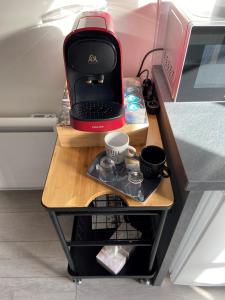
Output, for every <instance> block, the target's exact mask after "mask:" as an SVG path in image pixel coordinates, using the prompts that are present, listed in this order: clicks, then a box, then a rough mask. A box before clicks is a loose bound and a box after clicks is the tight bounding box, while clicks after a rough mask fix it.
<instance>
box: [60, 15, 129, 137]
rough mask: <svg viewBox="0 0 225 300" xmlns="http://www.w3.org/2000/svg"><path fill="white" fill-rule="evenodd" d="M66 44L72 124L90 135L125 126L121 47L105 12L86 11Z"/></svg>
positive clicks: (66, 67)
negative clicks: (90, 133)
mask: <svg viewBox="0 0 225 300" xmlns="http://www.w3.org/2000/svg"><path fill="white" fill-rule="evenodd" d="M74 28H75V30H73V31H72V32H71V33H70V34H69V35H68V36H67V37H66V39H65V41H64V61H65V69H66V77H67V86H68V90H69V96H70V102H71V111H70V123H71V126H72V127H73V128H75V129H78V130H82V131H89V132H92V131H93V132H94V131H95V132H96V131H109V130H114V129H118V128H120V127H122V126H123V125H124V124H125V115H124V96H123V80H122V78H123V77H122V61H121V47H120V43H119V41H118V39H117V38H116V36H115V33H114V31H113V27H112V19H111V17H110V15H109V14H108V13H106V12H96V11H95V12H85V13H82V14H81V15H80V17H79V18H78V19H77V22H76V25H75V27H74Z"/></svg>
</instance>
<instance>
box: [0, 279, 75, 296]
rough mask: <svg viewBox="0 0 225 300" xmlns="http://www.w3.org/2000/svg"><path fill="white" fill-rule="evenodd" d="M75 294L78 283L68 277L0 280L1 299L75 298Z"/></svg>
mask: <svg viewBox="0 0 225 300" xmlns="http://www.w3.org/2000/svg"><path fill="white" fill-rule="evenodd" d="M75 295H76V285H75V284H74V283H73V282H72V281H71V280H68V278H66V277H57V278H10V279H9V278H5V279H1V280H0V299H1V300H75Z"/></svg>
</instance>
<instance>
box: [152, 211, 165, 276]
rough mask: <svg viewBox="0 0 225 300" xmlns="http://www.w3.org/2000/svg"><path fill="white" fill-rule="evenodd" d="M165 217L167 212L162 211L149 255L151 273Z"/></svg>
mask: <svg viewBox="0 0 225 300" xmlns="http://www.w3.org/2000/svg"><path fill="white" fill-rule="evenodd" d="M166 217H167V210H164V211H162V215H161V218H160V223H159V227H158V230H157V233H156V237H155V240H154V243H153V246H152V250H151V254H150V262H149V271H151V270H152V268H153V264H154V261H155V256H156V252H157V250H158V246H159V242H160V239H161V235H162V231H163V227H164V224H165V221H166Z"/></svg>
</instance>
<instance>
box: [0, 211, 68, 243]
mask: <svg viewBox="0 0 225 300" xmlns="http://www.w3.org/2000/svg"><path fill="white" fill-rule="evenodd" d="M72 221H73V220H72V218H70V217H64V218H62V224H63V228H64V229H65V234H66V236H69V235H70V234H71V228H72ZM52 240H58V237H57V235H56V233H55V229H54V227H53V225H52V222H51V220H50V217H49V215H48V214H47V212H45V211H44V212H25V213H20V212H19V213H2V212H0V241H11V242H12V241H15V242H16V241H52Z"/></svg>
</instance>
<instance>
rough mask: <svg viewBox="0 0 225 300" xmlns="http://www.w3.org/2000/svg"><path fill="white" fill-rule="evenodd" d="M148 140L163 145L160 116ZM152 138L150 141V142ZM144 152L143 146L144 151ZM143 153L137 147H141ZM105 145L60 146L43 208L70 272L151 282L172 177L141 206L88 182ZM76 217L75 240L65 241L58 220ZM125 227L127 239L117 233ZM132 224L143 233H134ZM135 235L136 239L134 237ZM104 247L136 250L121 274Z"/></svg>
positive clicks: (170, 197) (152, 121) (78, 275)
mask: <svg viewBox="0 0 225 300" xmlns="http://www.w3.org/2000/svg"><path fill="white" fill-rule="evenodd" d="M149 118H150V120H149V122H150V129H151V130H149V133H148V138H149V137H150V138H151V140H152V141H153V140H154V144H156V145H158V146H162V144H161V138H160V134H159V129H158V123H157V119H156V117H155V116H151V117H149ZM147 140H148V139H147ZM139 148H140V147H139ZM137 150H138V148H137ZM100 151H102V148H101V147H89V148H63V147H61V146H60V145H59V142H57V143H56V147H55V150H54V153H53V157H52V161H51V165H50V169H49V173H48V177H47V180H46V184H45V188H44V191H43V196H42V204H43V206H44V207H46V209H47V210H48V212H49V215H50V217H51V220H52V222H53V225H54V227H55V230H56V232H57V234H58V237H59V240H60V242H61V244H62V247H63V250H64V252H65V255H66V258H67V260H68V265H69V266H68V272H69V274H70V275H71V276H72V278H73V279H75V280H76V281H77V282H78V283H79V282H80V279H81V278H89V277H110V278H121V277H131V278H137V279H144V280H145V282H146V283H148V284H149V283H150V281H151V279H153V278H154V276H155V274H157V272H158V270H157V265H156V259H155V258H156V254H157V250H158V246H159V242H160V239H161V235H162V231H163V226H164V223H165V220H166V216H167V213H168V211H169V209H170V208H171V207H172V205H173V191H172V187H171V182H170V178H163V179H162V180H161V182H160V184H159V186H158V187H157V189H156V190H155V191H154V192H153V193H152V194H151V195H150V196H149V198H148V199H147V200H146V201H145V202H137V201H135V200H133V199H131V198H129V197H126V196H124V195H121V194H117V195H112V194H114V192H113V190H112V189H110V188H109V187H107V186H104V185H102V184H101V183H99V182H97V181H94V180H92V179H91V178H89V177H88V176H87V175H86V173H87V169H88V167H89V166H90V165H91V163H92V161H93V159H94V158H95V157H96V155H97V154H98V153H99V152H100ZM62 215H70V216H71V215H72V216H73V230H72V236H71V239H69V240H66V238H65V235H64V232H63V229H62V226H61V224H60V221H59V217H60V216H62ZM122 223H124V225H125V226H123V231H124V232H123V238H122V239H121V238H119V237H118V236H115V238H113V239H112V238H111V236H112V234H113V233H115V232H116V230H117V229H118V227H119V226H120V225H121V224H122ZM127 224H131V225H132V227H133V228H135V229H136V230H137V231H139V232H140V233H141V234H140V236H138V237H137V238H134V236H133V235H130V229H129V228H130V227H129V226H127ZM131 236H132V237H131ZM105 245H118V246H119V245H133V246H135V249H134V251H133V253H132V254H131V256H130V257H129V259H128V261H127V262H126V264H125V266H124V267H123V268H122V270H121V271H120V273H118V275H113V274H111V273H110V272H108V271H107V270H106V269H105V268H103V267H102V266H101V265H100V264H99V263H98V262H97V260H96V255H97V254H98V252H99V251H100V250H101V248H102V247H103V246H105Z"/></svg>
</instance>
